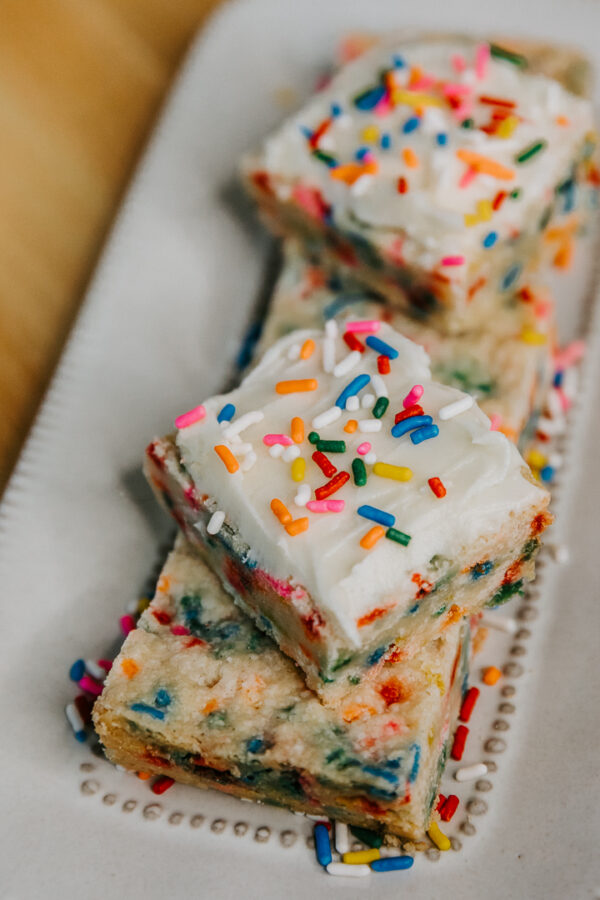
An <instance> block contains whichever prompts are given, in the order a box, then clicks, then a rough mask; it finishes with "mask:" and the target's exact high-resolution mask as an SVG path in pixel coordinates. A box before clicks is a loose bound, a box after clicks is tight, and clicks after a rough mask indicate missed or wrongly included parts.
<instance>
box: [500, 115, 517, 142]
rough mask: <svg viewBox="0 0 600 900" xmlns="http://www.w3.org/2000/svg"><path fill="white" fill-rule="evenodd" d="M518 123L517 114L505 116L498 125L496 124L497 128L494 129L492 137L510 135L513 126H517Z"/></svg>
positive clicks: (507, 136) (513, 128)
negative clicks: (494, 132)
mask: <svg viewBox="0 0 600 900" xmlns="http://www.w3.org/2000/svg"><path fill="white" fill-rule="evenodd" d="M518 124H519V120H518V118H517V116H507V118H506V119H504V121H503V122H501V123H500V125H498V128H497V129H496V134H495V135H494V137H499V138H509V137H511V136H512V133H513V131H514V130H515V128H516V127H517V125H518Z"/></svg>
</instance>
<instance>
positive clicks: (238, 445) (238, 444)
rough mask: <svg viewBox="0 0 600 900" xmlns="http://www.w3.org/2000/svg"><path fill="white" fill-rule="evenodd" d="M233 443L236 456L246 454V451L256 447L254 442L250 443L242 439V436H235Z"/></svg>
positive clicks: (248, 451)
mask: <svg viewBox="0 0 600 900" xmlns="http://www.w3.org/2000/svg"><path fill="white" fill-rule="evenodd" d="M231 443H232V444H233V445H234V447H235V453H236V456H245V455H246V453H250V451H251V450H253V449H254V446H253V444H249V443H248V441H242V440H240V438H233V439H232V441H231Z"/></svg>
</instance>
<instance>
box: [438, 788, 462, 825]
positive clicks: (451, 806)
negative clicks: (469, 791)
mask: <svg viewBox="0 0 600 900" xmlns="http://www.w3.org/2000/svg"><path fill="white" fill-rule="evenodd" d="M459 803H460V800H459V799H458V797H457V796H456V794H450V796H449V797H448V799H447V800H446V802H445V803H444V805H443V806H442V808H441V809H440V811H439V813H440V819H441V820H442V822H449V821H450V819H451V818H452V816H453V815H454V813H455V812H456V810H457V808H458V804H459Z"/></svg>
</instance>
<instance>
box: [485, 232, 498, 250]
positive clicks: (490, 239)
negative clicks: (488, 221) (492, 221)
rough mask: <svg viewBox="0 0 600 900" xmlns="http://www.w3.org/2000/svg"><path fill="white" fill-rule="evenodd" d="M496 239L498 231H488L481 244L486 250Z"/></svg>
mask: <svg viewBox="0 0 600 900" xmlns="http://www.w3.org/2000/svg"><path fill="white" fill-rule="evenodd" d="M497 240H498V232H497V231H488V233H487V234H486V236H485V237H484V239H483V246H484V247H485V248H486V250H487V249H488V248H489V247H493V246H494V244H495V243H496V241H497Z"/></svg>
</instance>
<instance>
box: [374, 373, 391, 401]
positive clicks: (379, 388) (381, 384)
mask: <svg viewBox="0 0 600 900" xmlns="http://www.w3.org/2000/svg"><path fill="white" fill-rule="evenodd" d="M371 384H372V385H373V390H374V391H375V395H376V396H377V397H389V394H388V389H387V387H386V384H385V381H384V380H383V378H382V377H381V375H371Z"/></svg>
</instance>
